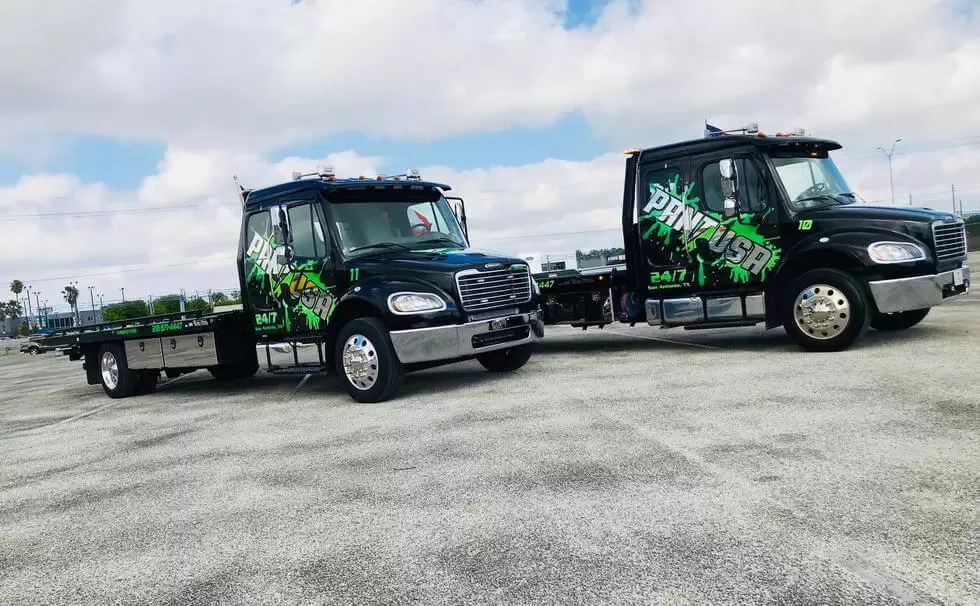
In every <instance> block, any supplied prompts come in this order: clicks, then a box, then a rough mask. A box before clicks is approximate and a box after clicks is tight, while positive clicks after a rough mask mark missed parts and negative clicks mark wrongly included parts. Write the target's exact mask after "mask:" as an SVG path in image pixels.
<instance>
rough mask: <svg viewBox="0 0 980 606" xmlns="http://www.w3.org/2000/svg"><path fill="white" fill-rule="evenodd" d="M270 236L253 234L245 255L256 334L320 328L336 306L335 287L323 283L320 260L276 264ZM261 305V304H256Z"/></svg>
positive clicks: (273, 241)
mask: <svg viewBox="0 0 980 606" xmlns="http://www.w3.org/2000/svg"><path fill="white" fill-rule="evenodd" d="M275 249H276V242H275V237H274V236H271V235H262V234H258V233H255V234H254V235H253V237H252V241H251V243H250V244H249V246H248V249H247V251H246V253H245V268H246V271H247V274H246V276H245V283H246V288H247V289H248V291H249V293H250V296H251V297H252V301H253V306H254V307H255V308H256V310H258V313H256V314H255V325H256V329H257V330H258V331H260V332H287V333H289V332H310V331H316V330H320V329H321V328H323V327H324V326H325V325H326V323H327V322H328V321H329V319H330V316H331V315H332V314H333V311H334V309H335V308H336V306H337V298H336V295H335V287H334V286H332V285H327V284H325V283H324V282H323V278H322V270H323V261H322V260H320V259H310V260H305V261H301V262H297V263H293V264H292V265H280V264H279V262H278V260H277V259H276V256H275ZM256 303H261V305H256Z"/></svg>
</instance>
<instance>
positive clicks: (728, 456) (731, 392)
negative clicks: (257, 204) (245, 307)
mask: <svg viewBox="0 0 980 606" xmlns="http://www.w3.org/2000/svg"><path fill="white" fill-rule="evenodd" d="M978 368H980V297H978V296H976V295H972V296H971V299H969V300H966V301H963V302H959V303H950V304H948V305H946V306H943V307H940V308H937V309H936V310H934V311H933V312H932V313H931V314H930V315H929V316H928V317H927V318H926V320H925V321H924V322H923V323H922V324H920V325H919V326H917V327H915V328H913V329H911V330H909V331H907V332H905V333H901V334H884V333H877V332H875V331H869V333H868V335H867V336H866V337H865V339H864V340H863V341H861V342H860V343H859V344H858V345H857V346H855V347H854V348H853V349H852V350H849V351H847V352H843V353H835V354H810V353H804V352H802V351H800V350H798V349H797V348H796V347H795V346H794V345H793V344H792V343H791V342H790V341H789V339H788V338H787V337H786V335H785V333H784V332H783V331H782V330H781V329H778V330H773V331H768V332H767V331H763V330H762V329H761V328H760V329H751V328H749V329H745V328H743V329H731V330H724V331H721V330H719V331H691V332H687V331H682V330H672V331H657V330H653V329H651V328H648V327H642V326H636V327H635V328H629V327H627V326H614V327H611V328H607V329H606V330H601V331H600V330H589V331H586V332H583V331H580V330H575V329H570V328H560V327H556V328H551V329H549V330H548V332H547V336H546V339H545V340H544V341H542V342H541V343H540V346H539V348H538V351H537V353H536V355H535V356H534V357H533V358H532V360H531V361H530V362H529V363H528V365H527V366H526V367H525V368H524V369H522V370H521V371H519V372H517V373H514V374H512V375H504V376H501V375H492V374H490V373H487V372H485V371H483V370H482V368H480V367H479V366H478V365H477V364H476V363H472V362H469V363H461V364H456V365H453V366H449V367H445V368H441V369H433V370H429V371H425V372H421V373H418V374H415V375H411V376H410V378H409V379H408V380H407V382H406V384H405V386H404V388H403V392H402V395H401V397H399V398H398V399H396V400H393V401H389V402H385V403H381V404H373V405H365V404H357V403H355V402H353V401H351V400H349V399H348V398H347V397H346V395H345V394H343V393H342V391H341V389H340V386H339V384H338V383H337V382H336V380H335V379H333V378H331V377H319V376H314V377H309V378H305V379H304V378H303V377H273V376H268V375H260V376H257V377H255V378H254V379H251V380H248V381H242V382H238V383H234V384H225V385H221V384H218V383H217V382H214V381H213V380H211V379H210V377H209V375H207V374H206V373H196V374H194V375H189V376H186V377H181V378H179V379H177V380H175V381H170V382H168V381H163V382H162V384H161V386H160V388H159V389H158V391H157V392H156V393H154V394H152V395H149V396H144V397H137V398H130V399H126V400H110V399H109V398H107V397H105V396H104V395H103V393H102V391H101V388H100V387H99V386H89V385H87V384H86V383H85V381H84V375H83V373H82V371H81V366H80V362H70V361H68V360H67V358H65V357H63V356H61V355H57V354H50V353H48V354H43V355H40V356H35V357H28V356H26V355H25V356H21V357H19V358H13V359H11V358H10V357H8V358H5V359H3V360H0V386H2V387H0V456H2V458H3V475H2V483H0V603H2V604H6V605H19V604H69V603H71V604H78V603H93V604H110V603H120V604H122V603H126V604H226V603H246V604H375V603H382V604H394V603H399V604H408V603H411V604H444V603H494V604H553V603H563V604H567V603H580V604H600V603H617V604H622V603H688V604H709V603H710V604H728V603H731V604H745V603H781V604H815V603H821V604H841V603H848V604H977V603H978V597H977V596H980V575H978V572H977V562H978V561H980V547H978V536H980V533H978V529H980V526H978V515H977V504H978V502H980V500H978V497H980V448H978V444H977V435H978V433H977V430H978V420H980V415H978V410H980V389H978V382H980V381H978V376H980V373H978Z"/></svg>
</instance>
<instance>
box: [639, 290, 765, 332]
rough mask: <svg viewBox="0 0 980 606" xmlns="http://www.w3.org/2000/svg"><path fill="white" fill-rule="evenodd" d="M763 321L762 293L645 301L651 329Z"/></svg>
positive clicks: (647, 319) (763, 298)
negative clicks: (707, 323)
mask: <svg viewBox="0 0 980 606" xmlns="http://www.w3.org/2000/svg"><path fill="white" fill-rule="evenodd" d="M765 319H766V302H765V295H763V294H761V293H758V294H750V295H733V296H727V297H683V298H674V299H659V298H648V299H647V300H646V321H647V324H649V325H650V326H664V327H670V326H684V325H688V324H704V323H706V322H719V323H723V322H740V321H746V320H753V321H756V322H761V321H763V320H765Z"/></svg>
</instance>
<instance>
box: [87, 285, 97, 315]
mask: <svg viewBox="0 0 980 606" xmlns="http://www.w3.org/2000/svg"><path fill="white" fill-rule="evenodd" d="M94 288H95V287H94V286H89V287H88V299H89V301H91V302H92V319H93V320H94V319H95V295H93V294H92V290H93V289H94Z"/></svg>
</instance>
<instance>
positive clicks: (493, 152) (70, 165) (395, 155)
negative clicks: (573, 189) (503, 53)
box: [0, 0, 609, 190]
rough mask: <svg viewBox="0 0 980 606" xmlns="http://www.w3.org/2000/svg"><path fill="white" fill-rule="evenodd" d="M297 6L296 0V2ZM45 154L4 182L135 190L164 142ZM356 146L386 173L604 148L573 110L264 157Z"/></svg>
mask: <svg viewBox="0 0 980 606" xmlns="http://www.w3.org/2000/svg"><path fill="white" fill-rule="evenodd" d="M291 1H292V2H293V3H294V4H295V3H297V2H298V0H291ZM607 4H608V0H568V11H567V13H566V15H565V27H566V28H568V29H573V28H578V27H587V26H589V25H592V24H593V23H594V22H595V19H596V17H597V16H598V14H599V13H600V12H601V10H602V8H603V7H605V6H606V5H607ZM45 139H46V142H47V143H48V146H47V148H48V149H47V150H46V152H45V153H42V154H40V157H35V158H34V159H33V160H21V159H14V158H10V157H9V156H8V157H0V185H9V184H13V183H15V182H16V181H17V180H18V179H19V178H20V176H21V175H23V174H29V173H38V172H59V173H70V174H74V175H76V176H78V177H79V178H80V179H81V180H82V181H83V182H102V183H104V184H105V185H106V186H108V187H109V188H111V189H114V190H126V189H133V188H136V187H137V186H138V185H139V183H140V181H141V180H142V179H143V178H144V177H145V176H147V175H152V174H154V173H155V171H156V169H157V163H158V162H159V161H160V160H161V159H162V158H163V154H164V150H165V148H166V142H164V141H134V140H120V139H112V138H108V137H102V136H93V135H79V134H64V133H60V134H57V135H54V136H49V137H45ZM345 150H354V151H356V152H357V153H358V154H359V155H362V156H382V157H384V158H385V159H386V160H387V164H386V165H385V166H382V167H381V168H382V169H383V170H385V171H386V172H400V171H402V170H404V169H406V168H409V167H416V166H428V165H434V164H440V165H451V166H453V167H454V168H456V169H458V170H467V169H472V168H481V167H489V166H494V165H499V164H507V165H520V164H531V163H534V162H538V161H541V160H544V159H547V158H558V157H560V158H562V159H566V160H581V161H584V160H588V159H590V158H594V157H596V156H598V155H600V154H602V153H604V152H606V151H609V147H608V144H603V143H602V142H600V141H597V140H596V139H595V138H594V137H593V133H592V129H591V127H590V125H589V124H588V122H587V120H586V119H585V117H584V116H583V115H582V114H581V113H578V112H572V113H569V114H566V115H564V116H561V117H559V118H558V119H556V120H554V121H553V122H552V123H551V124H550V125H548V126H546V127H544V128H534V129H532V128H510V129H504V130H500V131H494V132H484V133H477V134H472V135H466V136H460V137H450V138H446V139H441V140H437V141H432V142H415V141H406V140H400V139H391V138H387V137H374V136H369V135H365V134H363V133H360V132H345V133H337V134H334V135H332V136H329V137H327V138H317V139H314V140H310V141H304V142H297V143H294V144H292V145H287V146H282V147H279V148H277V149H274V150H272V151H269V152H267V153H265V154H264V157H265V158H266V159H267V160H270V161H273V162H274V161H276V160H277V159H279V158H283V157H287V156H302V157H309V158H318V157H323V156H325V155H327V154H329V153H331V152H339V151H345Z"/></svg>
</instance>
